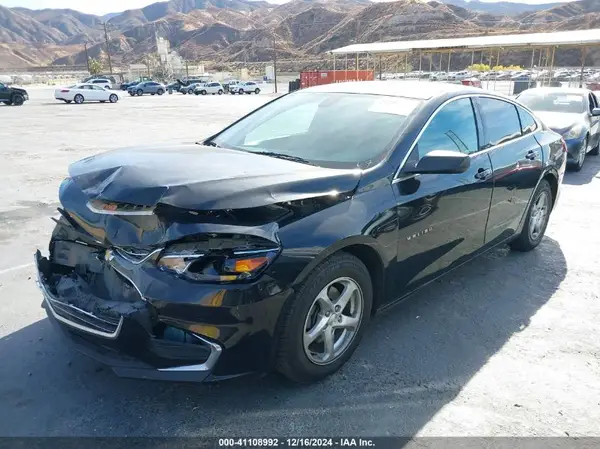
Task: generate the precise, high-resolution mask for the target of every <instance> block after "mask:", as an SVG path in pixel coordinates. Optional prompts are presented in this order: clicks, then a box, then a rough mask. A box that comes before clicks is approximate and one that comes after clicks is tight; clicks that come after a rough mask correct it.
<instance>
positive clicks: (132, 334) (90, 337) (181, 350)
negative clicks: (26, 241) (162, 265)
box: [35, 251, 222, 382]
mask: <svg viewBox="0 0 600 449" xmlns="http://www.w3.org/2000/svg"><path fill="white" fill-rule="evenodd" d="M35 263H36V266H37V285H38V287H39V288H40V290H41V291H42V294H43V298H44V300H43V303H42V307H43V308H44V309H45V310H46V313H47V315H48V318H49V319H50V321H51V322H52V324H53V325H55V327H56V328H57V329H58V330H59V331H60V333H61V334H63V335H64V336H65V337H67V338H68V340H70V342H71V343H72V344H73V345H74V346H75V348H76V349H77V350H79V351H80V352H82V353H84V354H86V355H87V356H89V357H91V358H93V359H95V360H98V361H99V362H101V363H104V364H106V365H108V366H110V367H111V368H112V369H113V371H114V372H115V373H116V374H117V375H119V376H122V377H132V378H141V379H151V380H170V381H192V382H201V381H204V380H207V378H208V377H210V375H211V373H212V370H213V368H214V367H215V365H216V363H217V361H218V360H219V357H220V356H221V353H222V347H221V345H219V344H218V343H215V342H212V341H210V340H208V339H206V338H204V337H202V336H200V335H197V334H193V333H190V332H184V331H181V330H179V329H175V328H170V329H168V330H169V331H170V333H171V334H172V335H170V338H169V337H167V336H166V334H167V333H169V332H164V329H163V332H162V337H163V338H160V339H159V338H156V336H153V335H151V334H149V333H148V332H147V329H146V323H144V322H145V321H149V320H150V319H151V317H150V315H151V312H150V306H149V305H147V306H142V307H140V306H139V304H133V305H130V310H129V312H130V313H129V314H122V315H119V314H118V313H114V310H111V304H110V302H111V301H106V300H103V299H102V298H98V297H96V298H93V299H92V300H91V301H87V303H88V304H91V303H92V302H93V303H94V304H93V305H92V308H94V309H96V310H94V313H92V312H90V311H89V310H84V309H82V308H80V307H76V306H75V305H73V304H70V303H69V299H66V298H60V297H58V296H57V295H56V294H54V293H53V292H52V291H51V286H50V285H49V279H48V278H47V275H48V269H49V266H50V263H49V261H48V260H47V259H45V258H43V257H42V256H41V254H40V253H39V251H38V252H37V253H36V256H35ZM102 308H104V313H102V312H99V311H100V310H101V309H102ZM121 309H123V308H121ZM111 311H112V312H113V313H111ZM190 340H195V341H190ZM186 361H187V362H188V363H186Z"/></svg>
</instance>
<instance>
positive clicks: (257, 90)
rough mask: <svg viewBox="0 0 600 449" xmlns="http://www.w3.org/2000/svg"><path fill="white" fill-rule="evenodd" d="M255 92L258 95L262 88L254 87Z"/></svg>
mask: <svg viewBox="0 0 600 449" xmlns="http://www.w3.org/2000/svg"><path fill="white" fill-rule="evenodd" d="M254 93H255V94H256V95H258V94H259V93H260V89H259V88H258V87H257V88H256V89H254Z"/></svg>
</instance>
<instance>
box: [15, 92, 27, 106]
mask: <svg viewBox="0 0 600 449" xmlns="http://www.w3.org/2000/svg"><path fill="white" fill-rule="evenodd" d="M23 103H25V98H23V95H21V94H15V95H13V99H12V104H14V105H15V106H23Z"/></svg>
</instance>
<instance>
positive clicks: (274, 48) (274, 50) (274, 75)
mask: <svg viewBox="0 0 600 449" xmlns="http://www.w3.org/2000/svg"><path fill="white" fill-rule="evenodd" d="M272 38H273V78H274V80H273V81H274V82H275V93H277V47H276V46H275V34H273V35H272Z"/></svg>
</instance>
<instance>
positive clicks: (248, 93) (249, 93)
mask: <svg viewBox="0 0 600 449" xmlns="http://www.w3.org/2000/svg"><path fill="white" fill-rule="evenodd" d="M240 93H241V92H240ZM251 94H252V92H246V95H251Z"/></svg>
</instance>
